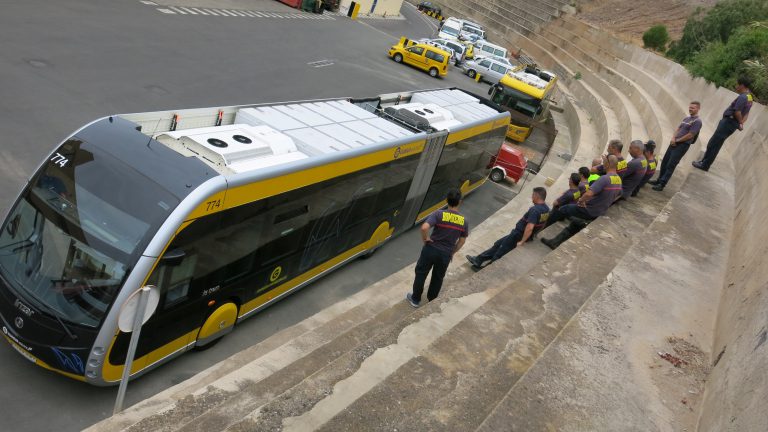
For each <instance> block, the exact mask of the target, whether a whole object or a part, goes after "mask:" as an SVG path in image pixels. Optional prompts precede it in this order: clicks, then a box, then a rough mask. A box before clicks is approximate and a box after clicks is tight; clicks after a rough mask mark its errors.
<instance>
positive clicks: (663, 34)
mask: <svg viewBox="0 0 768 432" xmlns="http://www.w3.org/2000/svg"><path fill="white" fill-rule="evenodd" d="M667 42H669V33H667V27H666V26H663V25H661V24H659V25H655V26H653V27H651V28H649V29H648V31H646V32H645V33H643V45H645V47H646V48H651V49H655V50H656V51H664V48H665V47H666V46H667Z"/></svg>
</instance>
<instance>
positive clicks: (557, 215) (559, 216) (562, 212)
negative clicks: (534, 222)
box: [547, 204, 594, 226]
mask: <svg viewBox="0 0 768 432" xmlns="http://www.w3.org/2000/svg"><path fill="white" fill-rule="evenodd" d="M569 217H575V218H579V219H585V220H592V219H594V217H592V216H591V215H590V214H589V213H587V209H586V208H584V207H580V206H579V205H578V204H568V205H564V206H562V207H558V208H557V209H555V210H553V211H551V212H549V219H547V226H550V225H552V224H553V223H555V222H560V221H561V220H565V219H566V218H569Z"/></svg>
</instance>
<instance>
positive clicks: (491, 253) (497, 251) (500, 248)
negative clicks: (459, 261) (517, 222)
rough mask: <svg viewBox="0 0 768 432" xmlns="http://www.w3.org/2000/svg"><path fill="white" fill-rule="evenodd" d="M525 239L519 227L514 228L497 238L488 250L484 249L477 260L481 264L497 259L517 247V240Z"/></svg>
mask: <svg viewBox="0 0 768 432" xmlns="http://www.w3.org/2000/svg"><path fill="white" fill-rule="evenodd" d="M522 239H523V233H522V232H520V231H518V230H517V229H513V230H512V232H511V233H509V234H507V235H505V236H504V237H502V238H500V239H498V240H496V242H495V243H494V244H493V246H491V247H490V248H489V249H488V250H486V251H483V253H481V254H480V255H478V256H477V261H479V262H480V264H482V263H484V262H486V261H488V260H490V261H496V260H497V259H499V258H501V257H503V256H504V255H506V254H508V253H509V252H510V251H511V250H513V249H514V248H516V247H517V242H519V241H520V240H522Z"/></svg>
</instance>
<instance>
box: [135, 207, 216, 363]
mask: <svg viewBox="0 0 768 432" xmlns="http://www.w3.org/2000/svg"><path fill="white" fill-rule="evenodd" d="M219 224H220V215H218V214H216V215H210V216H206V217H203V218H200V219H198V220H196V221H195V222H193V223H192V224H190V225H189V226H188V227H187V228H185V229H184V230H182V232H181V233H179V235H178V236H177V237H176V238H175V239H174V240H173V242H171V244H170V246H169V247H168V249H167V250H166V251H165V253H164V254H163V257H162V258H160V261H159V262H158V264H157V266H156V267H155V270H154V272H153V273H152V277H150V280H149V283H150V284H154V285H156V286H157V287H158V288H159V289H160V303H159V304H158V306H157V311H156V312H155V314H154V315H153V316H152V318H150V320H149V321H147V323H146V324H145V325H144V329H143V330H142V332H141V339H142V342H140V344H139V345H140V346H141V345H144V344H147V345H148V347H147V349H148V350H149V351H150V352H151V355H150V356H149V357H148V358H147V365H150V364H152V363H154V362H156V361H159V360H162V359H163V358H164V357H166V356H168V355H170V354H172V353H173V352H175V351H178V350H179V349H181V348H183V347H185V346H186V345H188V344H191V343H193V342H194V341H195V338H196V337H197V332H196V331H195V330H196V329H197V328H198V327H200V326H201V325H202V323H203V322H204V320H205V319H206V318H207V316H208V315H209V314H210V313H211V308H214V309H215V307H216V306H217V305H218V301H217V300H220V299H219V296H220V295H221V294H222V282H223V274H224V264H223V263H222V262H221V261H222V255H224V254H225V252H224V251H226V248H227V242H226V241H225V239H222V238H220V228H219V226H220V225H219ZM212 300H213V301H214V302H215V303H214V304H213V305H211V306H209V302H210V301H212ZM145 335H146V338H147V339H146V340H145Z"/></svg>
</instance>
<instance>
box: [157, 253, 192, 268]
mask: <svg viewBox="0 0 768 432" xmlns="http://www.w3.org/2000/svg"><path fill="white" fill-rule="evenodd" d="M186 255H187V253H186V252H184V251H183V250H182V249H174V250H171V251H168V252H166V253H164V254H163V257H162V258H161V260H162V261H163V264H165V265H168V266H171V267H175V266H177V265H179V264H181V262H182V261H183V260H184V257H185V256H186Z"/></svg>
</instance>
